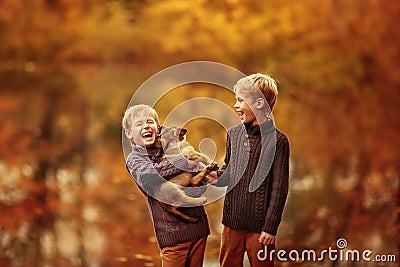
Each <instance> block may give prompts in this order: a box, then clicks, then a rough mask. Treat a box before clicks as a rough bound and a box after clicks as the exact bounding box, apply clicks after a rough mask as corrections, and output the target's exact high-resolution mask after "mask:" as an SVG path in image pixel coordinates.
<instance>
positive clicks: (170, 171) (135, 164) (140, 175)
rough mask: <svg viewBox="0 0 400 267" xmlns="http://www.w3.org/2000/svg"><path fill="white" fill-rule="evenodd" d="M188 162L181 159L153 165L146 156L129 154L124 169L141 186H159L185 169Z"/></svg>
mask: <svg viewBox="0 0 400 267" xmlns="http://www.w3.org/2000/svg"><path fill="white" fill-rule="evenodd" d="M187 165H188V161H187V160H186V159H185V158H183V157H180V158H174V159H172V160H170V161H165V162H160V163H153V162H152V161H151V160H150V159H149V158H148V157H147V156H146V155H144V156H143V155H140V154H138V153H134V152H133V153H131V154H130V155H129V156H128V158H127V161H126V167H127V169H128V171H129V173H130V174H131V176H132V177H133V179H134V180H135V182H136V183H137V184H138V185H139V186H141V187H146V185H153V184H154V183H155V184H159V183H161V182H163V181H165V180H164V179H169V178H171V177H173V176H175V175H177V174H179V173H181V172H182V171H183V169H184V168H187Z"/></svg>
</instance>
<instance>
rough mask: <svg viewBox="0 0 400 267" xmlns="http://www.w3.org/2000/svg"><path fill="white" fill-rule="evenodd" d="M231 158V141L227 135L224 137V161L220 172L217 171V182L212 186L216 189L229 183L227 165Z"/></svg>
mask: <svg viewBox="0 0 400 267" xmlns="http://www.w3.org/2000/svg"><path fill="white" fill-rule="evenodd" d="M230 156H231V141H230V138H229V134H227V137H226V152H225V159H224V166H222V168H221V170H219V171H217V174H218V181H217V182H214V183H213V185H215V186H218V187H223V186H227V185H228V182H229V170H228V168H227V167H228V165H229V161H230Z"/></svg>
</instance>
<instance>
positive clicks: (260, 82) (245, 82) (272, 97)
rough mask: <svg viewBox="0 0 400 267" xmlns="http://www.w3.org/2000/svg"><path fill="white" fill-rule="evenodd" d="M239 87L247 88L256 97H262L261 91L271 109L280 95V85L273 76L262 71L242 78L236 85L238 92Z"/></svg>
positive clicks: (235, 89)
mask: <svg viewBox="0 0 400 267" xmlns="http://www.w3.org/2000/svg"><path fill="white" fill-rule="evenodd" d="M238 88H240V89H241V90H247V92H248V93H249V94H251V95H252V96H254V97H255V98H258V97H261V95H260V92H261V93H262V95H263V96H264V97H265V100H267V102H268V105H269V108H270V111H272V109H273V108H274V105H275V102H276V99H277V97H278V86H277V84H276V81H275V79H274V78H272V77H271V76H269V75H266V74H262V73H255V74H251V75H249V76H246V77H244V78H241V79H240V80H239V81H238V82H237V83H236V85H235V86H234V91H235V92H236V91H237V89H238Z"/></svg>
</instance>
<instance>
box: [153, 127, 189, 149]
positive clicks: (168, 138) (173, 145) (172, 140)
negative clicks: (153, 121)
mask: <svg viewBox="0 0 400 267" xmlns="http://www.w3.org/2000/svg"><path fill="white" fill-rule="evenodd" d="M186 132H187V130H186V129H184V128H178V127H170V126H161V127H160V135H159V138H158V139H157V140H156V146H157V147H160V148H164V150H165V149H167V148H168V149H170V150H176V149H178V151H170V152H172V153H173V152H175V153H177V152H179V148H178V142H180V141H183V140H185V134H186ZM165 152H166V151H165Z"/></svg>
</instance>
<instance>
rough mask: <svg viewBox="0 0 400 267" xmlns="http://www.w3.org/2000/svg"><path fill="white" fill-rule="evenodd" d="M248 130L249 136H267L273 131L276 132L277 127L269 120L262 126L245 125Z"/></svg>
mask: <svg viewBox="0 0 400 267" xmlns="http://www.w3.org/2000/svg"><path fill="white" fill-rule="evenodd" d="M244 126H245V128H246V132H247V134H248V135H249V136H258V135H261V134H262V135H267V134H269V133H270V132H271V131H273V130H275V125H274V122H273V120H272V119H270V118H267V121H266V122H264V123H261V124H260V125H251V123H247V124H245V125H244Z"/></svg>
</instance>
